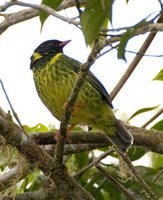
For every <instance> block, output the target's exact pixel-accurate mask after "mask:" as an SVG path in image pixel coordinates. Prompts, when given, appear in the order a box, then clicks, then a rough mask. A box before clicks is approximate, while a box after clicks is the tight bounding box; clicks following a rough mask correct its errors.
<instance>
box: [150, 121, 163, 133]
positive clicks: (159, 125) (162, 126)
mask: <svg viewBox="0 0 163 200" xmlns="http://www.w3.org/2000/svg"><path fill="white" fill-rule="evenodd" d="M151 129H155V130H158V131H163V120H160V121H159V122H157V123H156V124H155V125H154V126H152V128H151Z"/></svg>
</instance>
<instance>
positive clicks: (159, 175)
mask: <svg viewBox="0 0 163 200" xmlns="http://www.w3.org/2000/svg"><path fill="white" fill-rule="evenodd" d="M162 175H163V169H162V170H161V171H160V172H159V174H158V175H157V176H156V177H155V178H154V179H153V181H152V182H153V183H154V182H157V181H158V180H159V178H160V177H161V176H162Z"/></svg>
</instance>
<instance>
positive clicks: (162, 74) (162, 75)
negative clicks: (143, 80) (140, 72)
mask: <svg viewBox="0 0 163 200" xmlns="http://www.w3.org/2000/svg"><path fill="white" fill-rule="evenodd" d="M153 80H157V81H163V69H161V71H160V72H159V73H158V74H157V75H156V76H155V77H154V79H153Z"/></svg>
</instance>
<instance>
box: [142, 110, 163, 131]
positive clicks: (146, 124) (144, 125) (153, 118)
mask: <svg viewBox="0 0 163 200" xmlns="http://www.w3.org/2000/svg"><path fill="white" fill-rule="evenodd" d="M162 113H163V108H161V109H160V110H159V111H158V112H157V113H156V114H155V115H154V116H153V117H151V119H149V120H148V121H147V122H146V123H145V124H143V126H141V127H142V128H146V127H147V126H148V125H149V124H150V123H151V122H153V121H154V120H155V119H156V118H157V117H159V116H160V115H161V114H162Z"/></svg>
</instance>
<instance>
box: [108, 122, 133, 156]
mask: <svg viewBox="0 0 163 200" xmlns="http://www.w3.org/2000/svg"><path fill="white" fill-rule="evenodd" d="M109 139H110V141H111V142H112V143H113V144H114V145H115V146H116V148H117V149H118V150H119V151H121V152H123V153H124V152H125V151H126V150H127V149H128V148H129V147H130V146H131V145H132V144H133V140H134V138H133V136H132V135H131V134H130V133H129V132H128V131H127V130H126V128H125V127H124V126H123V125H122V124H121V123H120V122H119V121H118V120H117V124H116V134H114V135H109Z"/></svg>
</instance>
